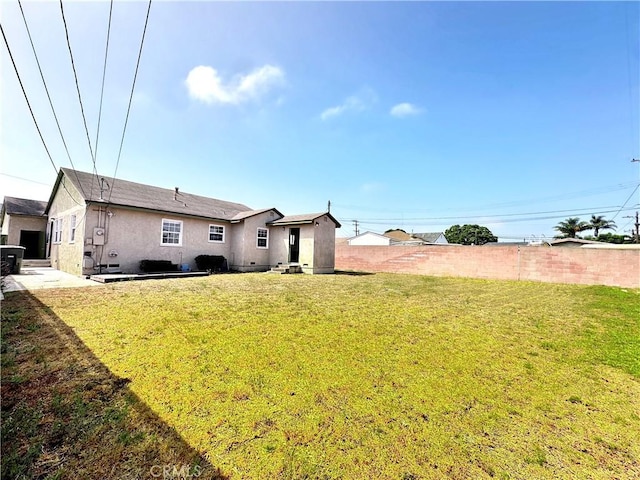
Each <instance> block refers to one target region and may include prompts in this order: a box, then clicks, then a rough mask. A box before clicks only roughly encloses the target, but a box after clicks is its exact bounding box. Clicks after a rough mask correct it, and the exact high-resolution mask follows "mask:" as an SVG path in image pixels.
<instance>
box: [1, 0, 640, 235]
mask: <svg viewBox="0 0 640 480" xmlns="http://www.w3.org/2000/svg"><path fill="white" fill-rule="evenodd" d="M639 5H640V4H639V3H637V2H619V3H616V2H602V3H600V2H568V3H557V2H531V3H529V2H527V3H523V2H406V3H400V2H314V3H311V2H299V3H293V2H283V3H273V2H261V3H248V2H241V3H237V2H234V3H232V2H191V3H186V2H160V1H156V2H153V4H152V6H151V13H150V17H149V23H148V27H147V34H146V38H145V42H144V48H143V53H142V59H141V63H140V68H139V73H138V77H137V82H136V87H135V93H134V97H133V102H132V106H131V113H130V117H129V121H128V125H127V129H126V135H125V138H124V144H123V149H122V154H121V157H120V163H119V166H118V170H117V177H118V178H122V179H126V180H131V181H136V182H140V183H147V184H151V185H156V186H160V187H166V188H173V187H176V186H177V187H180V189H181V190H183V191H186V192H190V193H195V194H200V195H205V196H210V197H215V198H221V199H225V200H230V201H236V202H240V203H245V204H247V205H249V206H250V207H252V208H256V209H257V208H263V207H276V208H278V209H279V210H280V211H282V212H283V213H285V214H296V213H309V212H320V211H324V210H326V208H327V202H328V201H329V200H331V205H332V207H331V212H332V213H333V215H334V216H336V217H337V218H338V219H339V220H340V221H342V223H343V228H342V229H341V230H339V232H338V234H339V235H340V236H351V235H353V233H354V231H353V225H352V222H351V221H352V220H358V221H359V222H360V231H361V232H362V231H366V230H371V231H375V232H380V233H381V232H383V231H385V230H386V229H388V228H404V229H405V230H407V231H414V232H425V231H444V230H445V229H446V228H448V227H449V226H451V225H453V224H464V223H478V224H481V225H485V226H487V227H489V228H490V229H491V230H492V231H493V233H494V234H496V235H498V236H499V237H500V238H501V240H509V239H518V238H524V237H527V238H529V237H531V236H532V235H535V236H536V237H541V236H542V235H545V236H546V237H551V236H553V235H554V233H555V232H554V230H553V227H554V226H555V225H556V224H557V223H558V222H559V221H561V220H563V219H565V218H567V217H570V216H580V217H581V218H583V219H584V220H587V219H588V218H590V216H591V214H594V213H595V214H601V215H604V216H605V217H606V218H609V219H611V218H614V217H615V221H616V223H617V224H618V227H619V228H618V233H621V232H622V231H623V230H629V229H631V227H632V225H631V219H629V218H625V217H626V216H629V215H632V214H634V213H635V210H636V209H638V208H640V206H639V203H640V189H637V187H638V185H639V183H640V163H632V162H631V159H633V158H640V151H639V150H640V138H639V135H640V134H639V129H640V126H639V110H640V100H639V84H640V81H639V75H640V74H639V72H640V67H639V61H638V57H639V52H640V46H639V45H640V40H639V33H638V32H639V31H640V25H639V17H640V9H639ZM22 6H23V9H24V13H25V16H26V19H27V23H28V26H29V28H30V31H31V34H32V37H33V41H34V45H35V49H36V52H37V54H38V58H39V60H40V63H41V66H42V71H43V74H44V77H45V80H46V83H47V87H48V89H49V92H50V94H51V98H52V101H53V104H54V107H55V110H56V114H57V116H58V118H59V120H60V125H61V129H62V132H63V134H64V139H65V141H66V143H67V146H68V148H69V154H70V155H69V156H70V157H71V161H72V162H73V165H74V166H75V167H76V168H77V169H79V170H84V171H91V170H92V168H93V163H92V159H91V154H90V150H89V145H88V141H87V135H86V133H85V129H84V125H83V120H82V116H81V111H80V106H79V102H78V98H77V93H76V87H75V83H74V76H73V70H72V67H71V62H70V59H69V51H68V48H67V43H66V38H65V30H64V25H63V22H62V17H61V14H60V5H59V3H57V2H48V3H33V2H23V4H22ZM109 6H110V4H109V3H108V2H92V3H87V2H73V3H72V2H64V12H65V18H66V22H67V26H68V32H69V39H70V44H71V48H72V52H73V57H74V62H75V67H76V72H77V75H78V82H79V88H80V92H81V96H82V101H83V109H84V112H85V115H86V121H87V126H88V131H89V138H90V139H91V143H92V147H93V148H95V144H96V141H95V140H96V131H97V125H98V111H99V106H100V90H101V81H102V68H103V62H104V51H105V40H106V35H107V22H108V17H109ZM0 8H1V10H0V15H1V22H2V27H3V29H4V31H5V34H6V36H7V40H8V42H9V46H10V48H11V52H12V54H13V57H14V60H15V62H16V65H17V68H18V72H19V73H20V76H21V78H22V81H23V84H24V86H25V89H26V92H27V96H28V98H29V101H30V103H31V105H32V107H33V110H34V113H35V116H36V119H37V121H38V124H39V126H40V129H41V131H42V133H43V137H44V139H45V142H46V144H47V147H48V149H49V151H50V152H51V155H52V158H53V162H54V164H55V165H56V167H60V166H66V167H70V166H71V163H70V160H69V157H68V156H67V153H66V152H65V149H64V146H63V143H62V140H61V137H60V134H59V133H58V130H57V127H56V125H55V122H54V120H53V115H52V113H51V108H50V106H49V103H48V100H47V97H46V95H45V91H44V87H43V82H42V80H41V78H40V74H39V73H38V69H37V65H36V62H35V59H34V54H33V52H32V50H31V46H30V44H29V40H28V37H27V34H26V29H25V25H24V22H23V19H22V16H21V13H20V9H19V6H18V3H17V2H13V1H3V2H2V3H1V4H0ZM146 9H147V3H146V2H115V3H114V5H113V17H112V24H111V25H112V26H111V33H110V44H109V56H108V60H107V70H106V79H105V89H104V97H103V98H104V100H103V107H102V116H101V117H100V118H101V120H100V136H99V139H98V147H97V153H96V168H97V171H98V173H99V174H100V175H105V176H113V175H114V172H115V166H116V161H117V158H118V151H119V146H120V141H121V138H122V131H123V125H124V120H125V114H126V110H127V104H128V100H129V95H130V91H131V85H132V80H133V74H134V69H135V65H136V58H137V55H138V49H139V45H140V39H141V35H142V29H143V26H144V20H145V15H146ZM1 61H2V70H1V80H2V82H1V86H0V89H1V97H0V101H1V105H2V107H1V122H2V123H1V133H0V158H1V159H2V160H1V164H0V195H11V196H23V197H30V198H40V199H47V198H48V194H49V193H50V188H51V185H52V183H53V181H54V179H55V171H54V167H53V165H52V164H51V162H50V160H49V158H48V157H47V154H46V151H45V149H44V147H43V144H42V142H41V141H40V138H39V137H38V134H37V131H36V129H35V126H34V123H33V120H32V119H31V116H30V113H29V110H28V108H27V106H26V102H25V99H24V96H23V94H22V91H21V90H20V86H19V84H18V81H17V77H16V75H15V72H14V69H13V66H12V64H11V62H10V59H9V56H8V54H7V49H6V47H4V46H3V47H2V60H1Z"/></svg>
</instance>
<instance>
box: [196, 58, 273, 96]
mask: <svg viewBox="0 0 640 480" xmlns="http://www.w3.org/2000/svg"><path fill="white" fill-rule="evenodd" d="M284 76H285V75H284V71H283V70H282V69H280V68H278V67H274V66H273V65H265V66H263V67H260V68H258V69H256V70H254V71H253V72H251V73H249V74H247V75H236V76H234V77H233V78H232V79H231V80H230V81H228V82H227V83H225V82H223V80H222V78H221V77H220V75H218V72H217V71H216V70H215V69H214V68H212V67H207V66H204V65H200V66H198V67H195V68H193V69H192V70H191V71H190V72H189V74H188V75H187V79H186V80H185V84H186V86H187V89H188V90H189V96H190V97H191V98H194V99H196V100H200V101H201V102H204V103H208V104H212V103H226V104H231V105H238V104H240V103H243V102H247V101H250V100H255V99H257V98H259V97H261V96H263V95H265V94H266V93H267V92H268V91H269V90H271V89H272V88H274V87H277V86H279V85H281V84H282V83H284Z"/></svg>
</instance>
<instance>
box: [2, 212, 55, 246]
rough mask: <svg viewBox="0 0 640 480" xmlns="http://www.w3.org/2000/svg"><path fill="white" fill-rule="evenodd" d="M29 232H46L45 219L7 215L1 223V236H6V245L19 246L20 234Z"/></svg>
mask: <svg viewBox="0 0 640 480" xmlns="http://www.w3.org/2000/svg"><path fill="white" fill-rule="evenodd" d="M22 230H29V231H34V232H46V231H47V218H46V217H33V216H29V215H7V214H5V216H4V221H3V223H2V235H7V244H8V245H19V244H20V232H21V231H22Z"/></svg>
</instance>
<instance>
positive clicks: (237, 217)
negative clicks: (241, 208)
mask: <svg viewBox="0 0 640 480" xmlns="http://www.w3.org/2000/svg"><path fill="white" fill-rule="evenodd" d="M270 210H273V211H274V212H276V213H277V214H278V215H280V217H283V216H284V215H282V213H280V212H279V211H278V209H277V208H263V209H262V210H249V211H246V212H240V213H237V214H236V215H234V216H233V218H232V219H231V221H232V222H239V221H240V220H244V219H245V218H249V217H253V216H254V215H260V214H261V213H264V212H268V211H270Z"/></svg>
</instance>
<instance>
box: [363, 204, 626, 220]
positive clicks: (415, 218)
mask: <svg viewBox="0 0 640 480" xmlns="http://www.w3.org/2000/svg"><path fill="white" fill-rule="evenodd" d="M623 207H624V206H623ZM603 208H618V206H617V205H607V206H600V207H588V208H577V209H576V208H574V209H568V210H547V211H541V212H518V213H503V214H485V215H459V216H451V217H414V218H412V217H401V218H370V219H366V218H365V220H374V221H380V222H381V221H384V222H404V221H422V220H465V219H472V218H480V219H484V218H487V217H517V216H521V215H544V214H549V213H567V212H573V213H575V212H581V211H582V212H592V211H594V210H601V209H603ZM614 211H615V210H614Z"/></svg>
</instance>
